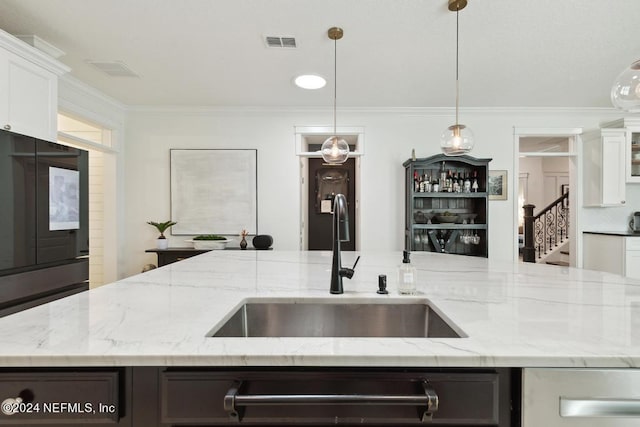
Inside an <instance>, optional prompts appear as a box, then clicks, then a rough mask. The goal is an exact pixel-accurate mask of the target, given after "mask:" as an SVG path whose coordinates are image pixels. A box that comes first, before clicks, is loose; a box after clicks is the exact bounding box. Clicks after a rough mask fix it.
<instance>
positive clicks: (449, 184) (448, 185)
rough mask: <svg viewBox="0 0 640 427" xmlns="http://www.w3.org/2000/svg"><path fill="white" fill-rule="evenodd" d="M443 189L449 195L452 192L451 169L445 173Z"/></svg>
mask: <svg viewBox="0 0 640 427" xmlns="http://www.w3.org/2000/svg"><path fill="white" fill-rule="evenodd" d="M445 188H446V190H445V191H447V192H449V193H451V191H453V176H451V169H449V172H447V180H446V181H445Z"/></svg>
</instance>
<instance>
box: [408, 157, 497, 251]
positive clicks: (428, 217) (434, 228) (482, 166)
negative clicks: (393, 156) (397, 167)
mask: <svg viewBox="0 0 640 427" xmlns="http://www.w3.org/2000/svg"><path fill="white" fill-rule="evenodd" d="M490 161H491V159H477V158H474V157H471V156H466V155H464V156H455V157H453V156H445V155H444V154H438V155H435V156H431V157H426V158H420V159H415V160H412V159H409V160H407V161H406V162H404V163H403V166H404V167H405V231H404V234H405V239H404V247H405V249H406V250H409V251H429V252H442V253H450V254H458V255H470V256H480V257H488V255H489V248H488V235H489V230H488V222H489V221H488V220H489V194H488V192H487V180H488V176H489V162H490Z"/></svg>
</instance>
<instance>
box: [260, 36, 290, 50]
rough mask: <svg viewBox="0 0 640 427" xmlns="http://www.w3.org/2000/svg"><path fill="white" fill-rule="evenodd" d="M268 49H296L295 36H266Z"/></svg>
mask: <svg viewBox="0 0 640 427" xmlns="http://www.w3.org/2000/svg"><path fill="white" fill-rule="evenodd" d="M264 41H265V43H266V44H267V47H288V48H296V47H298V46H297V45H296V38H295V37H293V36H265V38H264Z"/></svg>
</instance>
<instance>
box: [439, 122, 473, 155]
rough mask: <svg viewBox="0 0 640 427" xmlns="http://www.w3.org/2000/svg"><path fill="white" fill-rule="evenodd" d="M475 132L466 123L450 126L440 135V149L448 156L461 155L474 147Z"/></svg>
mask: <svg viewBox="0 0 640 427" xmlns="http://www.w3.org/2000/svg"><path fill="white" fill-rule="evenodd" d="M473 144H474V140H473V132H471V129H469V128H468V127H466V126H465V125H460V124H455V125H452V126H449V127H448V128H447V129H445V131H444V132H442V135H441V136H440V149H441V150H442V152H443V153H444V154H445V155H447V156H460V155H462V154H467V153H469V152H470V151H471V150H472V149H473Z"/></svg>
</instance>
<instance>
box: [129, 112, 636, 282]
mask: <svg viewBox="0 0 640 427" xmlns="http://www.w3.org/2000/svg"><path fill="white" fill-rule="evenodd" d="M461 117H462V119H463V120H462V122H463V123H464V124H466V125H468V126H470V127H471V128H472V129H473V131H474V133H475V136H476V141H477V142H476V147H475V148H474V150H473V153H472V154H473V156H475V157H491V158H493V161H492V162H491V164H490V168H491V169H506V170H507V171H509V186H508V200H507V201H492V202H491V204H490V214H489V215H490V216H489V230H490V238H489V247H490V257H491V258H495V259H505V260H512V259H513V258H514V253H513V251H514V247H513V240H512V238H513V237H512V236H513V230H514V228H515V219H514V218H513V205H512V203H515V202H517V201H516V200H515V197H514V194H517V187H516V189H515V190H514V185H512V183H513V182H514V181H513V172H514V138H513V132H514V127H519V128H535V127H540V128H542V127H544V128H549V127H558V128H573V127H582V128H584V129H590V128H596V127H598V125H599V123H600V122H601V121H607V120H611V119H613V118H617V117H619V114H617V112H614V111H613V110H608V109H593V110H580V111H566V110H546V111H545V110H525V109H514V110H488V109H476V110H473V111H462V114H461ZM331 120H332V118H331V111H330V110H328V109H327V110H326V111H325V110H293V109H291V110H264V109H222V110H219V109H218V110H216V109H200V110H196V109H193V110H191V111H190V110H188V109H180V108H176V109H165V110H158V109H155V110H152V109H142V108H138V109H133V110H131V111H129V113H128V115H127V128H126V138H125V139H126V146H125V158H126V165H125V182H126V186H125V192H124V203H125V209H126V216H125V219H124V224H123V228H124V230H125V237H124V238H125V240H124V244H123V248H125V249H124V250H125V252H123V253H122V254H120V256H121V259H122V262H123V263H124V274H125V275H126V274H135V273H138V272H139V271H140V270H141V268H142V266H143V265H144V264H146V263H149V262H153V263H155V262H156V259H155V257H154V256H153V255H152V254H145V252H144V251H145V249H148V248H152V247H153V246H154V245H155V238H156V231H155V229H153V228H152V227H150V226H148V225H147V224H146V221H149V220H167V219H169V218H170V193H169V149H170V148H256V149H257V150H258V227H259V230H260V232H261V233H266V234H271V235H272V236H273V237H274V247H275V248H277V249H281V250H297V249H298V248H299V218H300V213H299V209H300V200H299V199H300V195H299V193H300V190H299V159H298V158H297V157H296V155H295V133H294V132H295V131H294V128H295V126H327V125H330V124H331ZM452 120H453V111H452V110H451V109H444V110H442V109H402V110H360V111H356V110H353V111H345V110H342V111H340V110H339V111H338V125H339V126H362V127H364V129H365V139H364V151H365V154H364V156H363V158H362V170H361V186H362V187H361V188H362V193H361V212H362V226H361V248H362V250H400V249H401V248H402V245H403V212H404V195H403V194H404V183H403V168H402V162H403V161H405V160H406V159H407V158H409V157H410V155H411V149H412V148H415V150H416V155H417V156H418V157H425V156H429V155H432V154H436V153H438V152H440V148H439V137H440V134H441V132H442V130H443V129H444V128H446V127H447V126H449V125H450V124H451V122H452ZM515 182H517V179H516V180H515ZM636 200H637V201H638V202H639V203H640V194H638V198H637V199H636ZM630 204H631V203H630ZM585 217H586V218H588V219H589V220H591V219H592V215H586V216H585ZM585 228H588V224H586V225H585ZM238 231H240V230H238ZM212 232H215V230H212ZM169 239H170V245H172V246H183V245H185V244H184V242H182V240H183V237H180V236H169Z"/></svg>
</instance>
